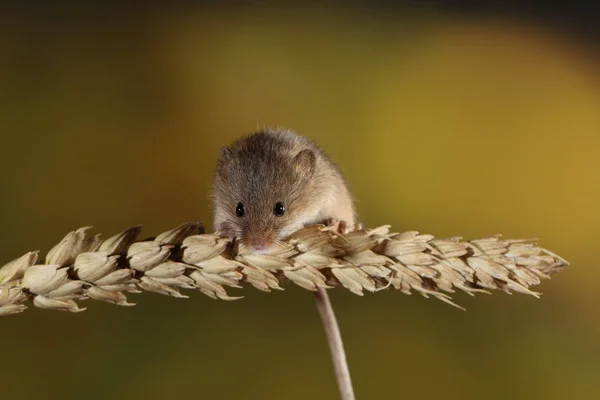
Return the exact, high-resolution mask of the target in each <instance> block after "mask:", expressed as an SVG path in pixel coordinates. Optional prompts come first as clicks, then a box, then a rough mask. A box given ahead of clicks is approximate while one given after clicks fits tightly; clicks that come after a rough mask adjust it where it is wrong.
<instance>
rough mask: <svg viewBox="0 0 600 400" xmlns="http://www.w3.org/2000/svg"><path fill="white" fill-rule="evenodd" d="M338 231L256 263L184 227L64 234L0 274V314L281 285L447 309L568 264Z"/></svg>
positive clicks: (504, 243)
mask: <svg viewBox="0 0 600 400" xmlns="http://www.w3.org/2000/svg"><path fill="white" fill-rule="evenodd" d="M337 228H338V227H337V226H324V225H316V226H312V227H307V228H303V229H301V230H299V231H297V232H295V233H294V234H292V235H291V236H290V237H289V238H287V239H286V240H285V241H282V242H280V243H278V244H277V245H275V246H274V247H273V248H272V249H271V250H270V252H269V253H266V254H256V253H253V252H252V251H251V250H250V249H248V248H246V247H245V246H244V245H243V244H242V243H236V242H232V241H230V240H229V239H226V238H222V237H219V236H218V235H216V234H205V233H203V232H204V230H203V227H202V224H201V223H198V222H196V223H186V224H182V225H180V226H179V227H177V228H175V229H173V230H170V231H167V232H164V233H161V234H160V235H158V236H156V237H155V238H150V239H145V240H138V239H137V238H138V236H139V234H140V227H133V228H129V229H126V230H125V231H123V232H121V233H119V234H117V235H115V236H112V237H110V238H108V239H106V240H101V239H100V237H99V235H95V236H91V235H89V234H88V230H89V229H90V227H85V228H80V229H78V230H76V231H73V232H70V233H69V234H67V236H65V238H64V239H63V240H62V241H61V242H60V243H59V244H57V245H56V246H55V247H54V248H53V249H52V250H50V251H49V252H48V254H47V256H46V258H45V260H44V262H43V263H38V252H30V253H27V254H25V255H23V256H22V257H20V258H18V259H16V260H14V261H11V262H9V263H8V264H6V265H4V266H3V267H2V268H0V315H9V314H15V313H19V312H22V311H23V310H25V309H26V307H27V305H26V304H27V303H28V302H31V303H32V304H33V305H35V306H37V307H40V308H43V309H52V310H63V311H71V312H80V311H83V310H85V308H80V306H79V305H78V303H77V301H79V300H84V299H94V300H101V301H105V302H109V303H113V304H117V305H121V306H130V305H133V304H132V303H129V302H128V301H127V297H126V293H135V292H140V291H149V292H156V293H160V294H165V295H169V296H173V297H187V296H185V295H184V294H182V293H181V292H180V290H181V289H193V290H199V291H200V292H202V293H204V294H205V295H207V296H209V297H212V298H214V299H223V300H235V299H239V298H241V297H237V296H230V295H229V294H228V293H227V292H226V290H225V288H226V287H230V288H240V287H242V285H243V284H244V285H251V286H254V287H255V288H257V289H259V290H263V291H266V292H269V291H271V290H275V289H277V290H282V287H281V284H282V282H283V281H285V280H289V281H291V282H293V283H295V284H296V285H298V286H300V287H302V288H304V289H307V290H311V291H316V290H317V288H332V287H343V288H346V289H348V290H350V291H351V292H352V293H355V294H357V295H362V294H363V292H364V291H365V290H366V291H369V292H376V291H378V290H382V289H386V288H394V289H397V290H399V291H401V292H402V293H405V294H410V293H411V291H417V292H419V293H420V294H422V295H423V296H425V297H429V296H433V297H435V298H437V299H439V300H442V301H444V302H446V303H448V304H451V305H453V306H456V307H458V308H461V307H460V306H458V305H456V304H455V303H453V302H452V300H451V298H450V296H449V295H448V293H453V292H454V291H455V289H460V290H462V291H464V292H466V293H468V294H474V293H481V292H487V293H489V292H488V290H502V291H504V292H508V293H510V292H511V291H515V292H519V293H524V294H529V295H533V296H535V297H538V295H539V293H536V292H533V291H531V290H530V286H533V285H537V284H539V283H540V281H541V280H542V279H546V278H549V275H550V274H552V273H554V272H557V271H560V270H561V269H562V268H563V267H564V266H566V265H568V263H567V262H566V261H565V260H564V259H562V258H561V257H559V256H557V255H555V254H553V253H551V252H549V251H548V250H545V249H543V248H541V247H538V246H536V245H535V244H533V243H531V242H532V241H531V240H503V239H500V236H499V235H496V236H492V237H488V238H484V239H479V240H471V241H461V238H459V237H452V238H447V239H434V237H433V236H431V235H423V234H419V233H418V232H414V231H413V232H404V233H392V232H391V231H390V229H389V228H390V227H389V226H381V227H378V228H375V229H359V230H355V231H352V232H349V233H346V234H341V233H339V232H338V231H337Z"/></svg>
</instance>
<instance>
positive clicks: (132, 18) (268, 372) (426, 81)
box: [0, 2, 600, 400]
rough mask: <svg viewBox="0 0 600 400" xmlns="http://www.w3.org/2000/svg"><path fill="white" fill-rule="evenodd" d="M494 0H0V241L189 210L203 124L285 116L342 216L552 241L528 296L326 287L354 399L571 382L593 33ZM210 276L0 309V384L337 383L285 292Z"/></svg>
mask: <svg viewBox="0 0 600 400" xmlns="http://www.w3.org/2000/svg"><path fill="white" fill-rule="evenodd" d="M492 3H493V2H492ZM497 3H499V2H497ZM496 11H497V10H496V9H494V8H492V9H490V10H488V11H487V12H486V10H478V9H471V8H470V7H468V6H464V7H445V6H441V5H439V4H438V5H436V4H434V3H427V6H426V7H424V6H417V5H415V4H404V5H403V6H395V7H387V6H384V5H383V3H382V2H379V3H378V5H373V4H370V5H368V4H362V5H361V4H358V3H355V4H354V5H353V6H352V7H348V6H343V5H342V4H341V3H336V4H332V5H330V6H327V7H325V6H317V5H316V3H312V5H296V6H286V7H283V6H277V5H276V4H270V3H264V2H262V3H252V4H249V3H247V4H243V3H227V4H226V5H224V3H221V5H218V6H217V5H202V6H200V5H196V6H191V5H189V4H188V5H182V4H175V3H172V5H171V6H169V7H166V6H164V7H162V8H158V7H142V6H139V5H138V6H137V7H125V6H123V5H121V6H117V5H115V6H110V5H104V6H99V5H97V6H94V5H93V3H88V4H87V5H86V6H83V5H80V6H69V7H62V8H61V7H51V6H44V7H42V8H35V9H34V8H29V9H28V8H25V7H20V8H16V7H15V8H10V9H9V8H7V7H3V8H2V13H1V14H0V76H1V78H0V131H1V136H0V148H1V149H2V157H0V185H1V187H2V196H0V224H1V226H2V229H1V235H2V245H1V246H0V256H1V258H0V259H1V260H5V261H9V260H11V259H13V258H15V257H17V256H19V255H21V254H23V253H24V252H26V251H29V250H34V249H41V250H42V251H47V250H48V249H49V248H50V247H51V246H52V245H53V244H55V243H56V242H57V241H58V240H60V239H61V238H62V236H63V235H64V234H65V233H66V232H68V231H70V230H72V229H74V228H78V227H80V226H87V225H93V226H94V227H95V229H96V231H97V232H102V233H104V234H105V237H106V236H108V235H111V234H113V233H116V232H117V231H120V230H122V229H124V228H125V227H128V226H131V225H136V224H144V227H145V230H144V232H145V234H146V235H154V234H157V233H159V232H162V231H164V230H167V229H170V228H172V227H174V226H176V225H177V224H179V223H181V222H184V221H191V220H203V221H206V222H207V224H208V225H209V228H210V204H209V202H208V200H207V192H208V190H209V183H210V177H211V173H212V169H213V166H214V164H215V161H216V157H217V154H218V149H219V147H220V146H223V145H226V144H228V143H229V142H230V141H231V140H233V139H234V138H236V137H238V136H239V135H241V134H243V133H246V132H249V131H252V130H254V129H256V128H259V127H265V126H278V125H279V126H286V127H289V128H292V129H294V130H297V131H298V132H300V133H302V134H305V135H307V136H309V137H311V138H313V139H315V140H316V141H317V142H318V143H320V144H321V145H322V146H323V147H324V148H325V149H326V150H327V151H328V152H329V153H330V154H331V156H332V157H333V158H334V159H335V160H336V161H337V162H338V164H340V166H341V168H342V170H343V171H344V172H345V174H346V177H347V179H348V181H349V183H350V185H351V188H352V190H353V193H354V195H355V197H356V198H357V208H358V211H359V214H360V216H361V219H362V221H363V222H364V223H365V225H367V226H370V227H375V226H378V225H381V224H391V225H392V226H393V228H394V230H396V231H403V230H419V231H421V232H426V233H431V234H434V235H436V236H440V237H444V236H454V235H462V236H463V237H465V238H466V239H473V238H479V237H483V236H486V235H490V234H495V233H502V234H504V236H505V237H519V238H520V237H537V238H539V239H540V242H539V243H540V244H542V245H543V246H544V247H547V248H549V249H551V250H553V251H555V252H557V253H558V254H560V255H562V256H563V257H565V258H566V259H567V260H569V261H570V262H571V266H570V267H569V268H567V270H566V271H564V272H563V273H561V274H559V275H555V276H554V277H553V279H552V280H551V281H547V282H545V283H544V284H543V285H542V286H540V287H538V288H536V289H538V290H540V291H542V292H543V293H544V295H543V296H542V298H541V299H540V300H536V299H535V298H533V297H529V296H524V295H518V294H515V295H513V296H508V295H506V294H503V293H495V294H494V295H493V296H486V295H480V296H477V297H474V298H471V297H469V296H466V295H463V294H457V295H456V296H455V297H454V298H455V300H456V301H457V302H458V303H459V304H460V305H462V306H464V307H466V308H467V312H462V311H459V310H456V309H454V308H452V307H450V306H448V305H446V304H444V303H442V302H439V301H436V300H426V299H423V298H422V297H421V296H419V295H414V296H405V295H402V294H400V293H398V292H394V291H385V292H380V293H377V294H376V295H373V294H367V295H365V296H364V297H362V298H361V297H358V296H355V295H352V294H350V293H349V292H346V291H343V290H334V291H333V292H332V294H331V296H332V301H333V302H334V306H335V308H336V310H337V314H338V318H339V322H340V324H341V328H342V331H343V336H344V339H345V344H346V348H347V352H348V357H349V362H350V366H351V371H352V374H353V379H354V383H355V388H356V392H357V397H358V399H376V398H386V399H396V398H398V399H406V398H415V397H419V398H425V399H433V398H439V397H442V396H443V398H446V399H480V398H486V399H505V398H511V399H532V398H533V399H537V398H540V399H541V398H543V399H567V398H582V399H586V398H596V397H598V395H599V394H600V379H599V378H600V313H599V312H598V306H599V305H600V291H599V290H598V287H599V285H600V271H599V270H598V268H599V265H598V264H599V263H598V256H597V251H598V249H597V244H598V239H599V235H598V226H599V225H600V179H599V177H598V175H599V173H600V157H599V155H598V149H599V146H600V90H599V89H600V87H599V86H600V85H599V84H600V72H599V71H600V68H599V66H600V63H599V59H598V48H597V46H595V43H597V39H598V38H599V37H600V35H596V33H598V32H593V31H590V30H589V29H586V28H589V27H590V25H589V24H587V25H585V24H584V23H585V21H588V22H589V20H590V19H589V17H590V14H591V13H592V11H589V12H588V11H586V10H585V9H580V10H579V11H581V12H579V13H573V14H572V15H571V14H569V15H567V13H566V11H569V10H566V9H565V12H561V11H560V10H559V11H558V12H554V13H552V15H551V16H550V17H548V16H547V15H546V14H545V12H546V11H547V10H545V9H533V10H532V9H528V10H526V11H527V12H521V11H522V10H520V8H519V7H515V8H513V9H503V10H500V11H502V12H500V11H498V12H496ZM554 11H556V10H554ZM565 15H566V16H567V17H568V18H564V19H561V17H564V16H565ZM577 15H579V17H580V18H581V21H582V22H581V23H580V21H579V20H578V19H577V18H576V16H577ZM538 16H541V17H539V18H538ZM584 20H585V21H584ZM578 28H583V29H578ZM230 292H231V293H232V294H234V295H239V294H243V295H246V296H247V297H246V298H245V299H244V300H241V301H237V302H223V301H214V300H211V299H209V298H207V297H204V296H202V295H201V294H199V293H191V299H188V300H177V299H172V298H167V297H162V296H159V295H151V294H142V295H134V296H132V300H133V301H135V302H137V303H138V306H136V307H134V308H118V307H115V306H111V305H105V304H98V303H91V302H88V303H87V304H85V305H87V306H88V311H86V312H85V313H82V314H67V313H59V312H50V311H40V310H37V309H34V308H30V309H29V310H28V311H26V312H25V313H23V314H20V315H16V316H12V317H6V318H2V319H1V320H0V343H2V350H1V353H0V355H1V361H2V362H1V363H0V386H1V389H0V396H1V397H3V398H16V397H17V396H18V397H19V398H25V399H29V398H43V399H80V398H87V399H137V398H140V399H162V398H169V397H173V398H202V399H230V398H243V399H291V400H293V399H335V398H337V389H336V386H335V382H334V377H333V372H332V368H331V365H330V360H329V356H328V352H327V347H326V342H325V338H324V335H323V332H322V330H321V327H320V322H319V319H318V315H317V313H316V310H315V307H314V304H313V297H312V295H311V294H310V293H308V292H305V291H303V290H301V289H298V288H296V287H293V286H291V285H289V286H288V290H286V291H285V292H277V293H271V294H265V293H261V292H258V291H256V290H254V289H251V288H248V289H247V290H243V291H240V290H232V291H230Z"/></svg>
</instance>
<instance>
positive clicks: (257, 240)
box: [248, 236, 271, 250]
mask: <svg viewBox="0 0 600 400" xmlns="http://www.w3.org/2000/svg"><path fill="white" fill-rule="evenodd" d="M248 242H249V243H248V244H249V245H250V246H251V247H252V248H253V249H254V250H264V249H266V248H267V247H269V245H270V244H271V243H270V241H269V240H268V239H267V238H265V237H257V236H254V237H251V238H250V240H249V241H248Z"/></svg>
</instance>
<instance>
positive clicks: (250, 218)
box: [211, 129, 356, 252]
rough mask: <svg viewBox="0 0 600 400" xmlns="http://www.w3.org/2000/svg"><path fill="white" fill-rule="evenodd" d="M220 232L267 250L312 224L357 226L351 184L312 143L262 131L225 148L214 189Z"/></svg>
mask: <svg viewBox="0 0 600 400" xmlns="http://www.w3.org/2000/svg"><path fill="white" fill-rule="evenodd" d="M211 197H212V201H213V210H214V221H213V222H214V228H215V230H217V231H218V232H220V234H222V235H223V236H228V237H230V238H236V239H237V240H241V241H242V243H244V245H246V246H248V247H249V248H252V249H253V250H255V251H258V252H261V251H265V250H268V248H269V247H270V246H271V245H272V244H274V243H276V242H277V241H278V240H281V239H283V238H285V237H286V236H289V235H290V234H292V233H293V232H295V231H296V230H298V229H300V228H303V227H305V226H308V225H313V224H319V223H327V222H328V221H336V222H337V221H339V222H342V223H344V224H345V225H346V226H347V227H352V226H354V224H355V218H356V213H355V210H354V204H353V199H352V196H351V194H350V191H349V190H348V186H347V184H346V182H345V180H344V178H343V176H342V174H341V173H340V171H339V169H338V167H337V166H336V165H335V164H334V163H333V162H332V161H331V160H330V159H329V157H327V156H326V155H325V153H324V152H323V151H322V150H321V149H320V148H319V146H317V145H316V144H315V143H314V142H313V141H312V140H310V139H308V138H306V137H303V136H299V135H297V134H295V133H294V132H292V131H290V130H282V129H277V130H261V131H258V132H255V133H252V134H249V135H247V136H245V137H242V138H241V139H238V140H237V141H235V142H234V143H232V144H231V145H230V146H229V147H224V148H222V149H221V152H220V154H219V160H218V162H217V168H216V171H215V174H214V179H213V186H212V194H211Z"/></svg>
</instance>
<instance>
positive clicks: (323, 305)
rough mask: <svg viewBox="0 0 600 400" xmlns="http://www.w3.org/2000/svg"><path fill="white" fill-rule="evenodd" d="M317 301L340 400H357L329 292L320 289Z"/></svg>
mask: <svg viewBox="0 0 600 400" xmlns="http://www.w3.org/2000/svg"><path fill="white" fill-rule="evenodd" d="M315 300H316V301H317V309H318V310H319V314H320V315H321V321H323V327H324V328H325V334H326V336H327V344H328V345H329V351H330V353H331V359H332V361H333V369H334V371H335V378H336V380H337V383H338V387H339V389H340V396H341V397H340V398H341V400H355V397H354V389H353V388H352V380H351V379H350V370H349V369H348V362H347V361H346V353H345V351H344V344H343V343H342V336H341V334H340V328H339V326H338V323H337V320H336V318H335V313H334V312H333V308H332V307H331V302H330V301H329V295H328V294H327V291H326V290H325V289H323V288H318V289H317V291H316V292H315Z"/></svg>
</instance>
